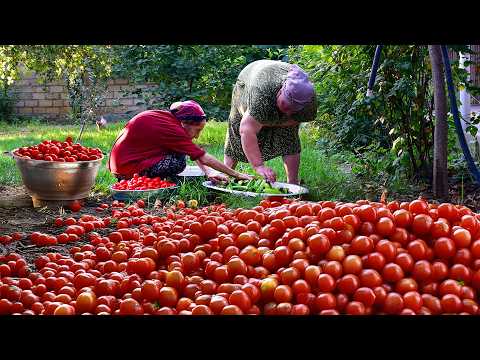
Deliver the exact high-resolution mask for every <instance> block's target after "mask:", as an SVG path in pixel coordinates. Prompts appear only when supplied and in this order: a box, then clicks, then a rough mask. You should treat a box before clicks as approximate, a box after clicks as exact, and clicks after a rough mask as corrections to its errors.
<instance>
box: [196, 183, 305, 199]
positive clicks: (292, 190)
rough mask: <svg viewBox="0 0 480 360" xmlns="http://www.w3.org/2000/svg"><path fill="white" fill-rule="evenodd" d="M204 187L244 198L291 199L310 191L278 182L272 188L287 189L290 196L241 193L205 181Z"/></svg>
mask: <svg viewBox="0 0 480 360" xmlns="http://www.w3.org/2000/svg"><path fill="white" fill-rule="evenodd" d="M202 185H203V186H205V187H206V188H208V189H212V190H215V191H220V192H224V193H230V194H236V195H242V196H249V197H290V196H300V195H304V194H308V189H307V188H305V187H303V186H300V185H294V184H288V183H282V182H276V183H274V184H272V187H274V188H287V189H288V191H289V193H288V194H267V193H254V192H250V191H239V190H230V189H225V188H222V187H219V186H215V185H214V184H213V183H212V182H211V181H204V182H203V183H202Z"/></svg>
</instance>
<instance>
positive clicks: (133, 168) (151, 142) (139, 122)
mask: <svg viewBox="0 0 480 360" xmlns="http://www.w3.org/2000/svg"><path fill="white" fill-rule="evenodd" d="M171 153H181V154H186V155H188V156H189V157H190V159H192V160H197V159H198V158H200V157H202V156H203V155H204V154H205V150H203V149H202V148H200V147H199V146H198V145H195V144H194V143H193V142H192V139H191V138H190V137H189V136H188V134H187V132H186V131H185V129H184V128H183V127H182V125H181V124H180V121H179V120H177V119H176V118H175V117H174V116H173V115H172V114H171V113H170V112H169V111H163V110H148V111H144V112H141V113H139V114H137V115H136V116H135V117H133V118H132V119H131V120H130V121H129V122H128V123H127V124H126V125H125V128H124V129H123V130H122V132H121V133H120V135H119V136H118V137H117V140H116V141H115V143H114V145H113V147H112V151H111V152H110V158H109V161H108V169H109V170H110V171H111V172H112V173H113V174H117V175H122V176H126V177H131V176H133V174H135V173H140V172H141V171H142V170H145V169H147V168H149V167H151V166H153V165H154V164H156V163H157V162H159V161H160V160H162V159H163V158H164V157H165V155H167V154H171Z"/></svg>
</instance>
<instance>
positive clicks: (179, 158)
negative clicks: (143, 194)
mask: <svg viewBox="0 0 480 360" xmlns="http://www.w3.org/2000/svg"><path fill="white" fill-rule="evenodd" d="M186 167H187V158H186V155H185V154H179V153H174V154H168V155H166V156H165V157H164V158H163V159H162V160H160V161H159V162H158V163H156V164H155V165H153V166H151V167H149V168H147V169H144V170H142V171H141V172H140V173H139V175H140V176H148V177H149V178H155V177H159V178H161V179H170V180H172V181H176V180H178V177H177V175H178V174H180V173H181V172H182V171H183V170H185V168H186ZM115 176H116V178H117V179H118V180H123V179H125V177H124V176H121V175H115Z"/></svg>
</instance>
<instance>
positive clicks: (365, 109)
mask: <svg viewBox="0 0 480 360" xmlns="http://www.w3.org/2000/svg"><path fill="white" fill-rule="evenodd" d="M374 51H375V46H351V45H350V46H337V45H329V46H303V47H301V48H297V49H293V50H292V51H291V52H290V57H291V61H292V62H296V63H298V64H299V65H300V66H302V67H303V68H305V69H306V70H307V71H309V72H310V75H311V77H312V79H313V81H314V82H315V87H316V90H317V95H318V103H319V112H318V114H319V117H318V119H317V125H318V127H319V128H320V129H322V132H321V133H322V134H323V135H324V137H326V138H328V139H329V145H330V146H333V147H335V148H337V149H348V150H350V151H352V152H354V153H355V154H356V155H357V158H358V159H359V160H360V161H364V162H365V163H366V165H368V166H366V171H369V167H372V166H378V164H379V163H382V164H383V165H384V166H385V171H386V172H387V173H389V174H397V175H398V176H399V175H401V174H403V173H405V174H407V176H408V177H409V178H415V177H417V178H421V179H423V180H425V179H430V178H431V173H432V156H433V154H432V144H433V126H434V123H433V115H432V112H433V96H432V85H431V67H430V62H429V58H428V48H427V47H426V46H418V45H415V46H385V47H384V48H383V50H382V57H381V60H380V66H379V69H378V74H377V79H376V83H375V87H374V95H373V96H371V97H367V96H366V90H367V84H368V78H369V74H370V69H371V65H372V60H373V55H374ZM453 65H454V66H453V67H454V74H455V80H456V83H457V86H462V85H463V86H467V84H466V83H465V79H466V77H465V72H464V71H461V70H459V69H458V67H456V66H455V65H456V64H455V63H454V64H453ZM470 85H471V84H468V86H470ZM452 131H453V129H452ZM452 135H453V133H452ZM450 138H451V139H453V138H452V137H450ZM455 146H456V144H455V141H454V139H453V141H451V142H450V147H451V150H452V147H455ZM372 153H373V154H375V155H372Z"/></svg>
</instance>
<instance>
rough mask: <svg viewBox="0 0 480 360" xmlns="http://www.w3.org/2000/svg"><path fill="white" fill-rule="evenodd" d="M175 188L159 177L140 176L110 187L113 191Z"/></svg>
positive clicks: (136, 175)
mask: <svg viewBox="0 0 480 360" xmlns="http://www.w3.org/2000/svg"><path fill="white" fill-rule="evenodd" d="M173 186H176V184H175V183H173V182H170V181H167V180H162V179H161V178H159V177H155V178H149V177H148V176H140V175H138V174H134V175H133V177H132V178H131V179H129V180H120V181H119V182H118V183H116V184H114V185H112V189H113V190H128V191H135V190H156V189H165V188H170V187H173Z"/></svg>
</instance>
